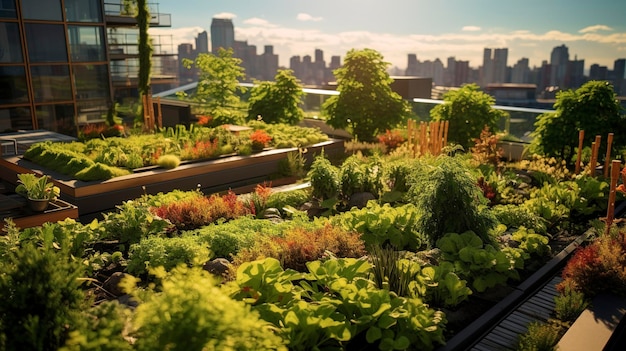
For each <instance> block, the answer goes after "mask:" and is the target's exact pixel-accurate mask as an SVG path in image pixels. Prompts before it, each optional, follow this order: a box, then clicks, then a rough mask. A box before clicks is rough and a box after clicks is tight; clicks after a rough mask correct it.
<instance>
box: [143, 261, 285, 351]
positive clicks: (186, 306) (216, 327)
mask: <svg viewBox="0 0 626 351" xmlns="http://www.w3.org/2000/svg"><path fill="white" fill-rule="evenodd" d="M159 278H161V279H162V280H161V283H160V284H159V285H158V288H155V289H154V290H152V289H149V290H147V291H146V292H144V293H142V291H140V290H139V289H136V290H134V291H133V292H132V294H133V295H134V296H136V297H137V298H139V299H140V300H142V301H143V303H141V304H140V305H139V306H138V307H137V309H136V311H135V315H134V318H133V322H134V323H133V326H134V328H135V334H136V337H137V342H136V344H135V346H136V349H137V350H138V351H144V350H146V351H148V350H150V351H152V350H171V351H187V350H207V351H213V350H215V351H217V350H241V351H247V350H282V351H286V350H287V348H286V347H285V346H284V342H283V340H282V339H281V338H280V337H279V336H277V335H275V334H274V332H273V331H272V328H271V327H270V325H269V324H268V323H267V322H265V321H264V320H262V319H260V318H259V315H258V313H257V312H255V311H252V310H251V309H250V307H249V306H247V305H245V304H244V303H242V302H239V301H235V300H233V299H231V298H230V297H228V295H227V294H226V293H224V292H223V291H222V290H221V289H220V288H218V287H217V286H216V285H217V281H216V280H215V279H214V278H212V277H211V276H210V275H209V273H207V272H205V271H203V270H200V269H188V268H184V267H178V268H176V269H175V270H174V271H172V272H171V274H169V275H166V276H164V275H163V274H159ZM157 291H159V292H157Z"/></svg>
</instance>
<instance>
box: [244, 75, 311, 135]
mask: <svg viewBox="0 0 626 351" xmlns="http://www.w3.org/2000/svg"><path fill="white" fill-rule="evenodd" d="M303 96H304V92H303V91H302V85H301V84H300V81H299V80H298V79H297V78H296V77H295V76H294V75H293V71H292V70H278V73H276V76H275V77H274V82H260V83H258V85H256V86H255V87H254V88H252V89H251V91H250V99H249V100H248V102H249V104H250V106H249V108H248V119H249V120H256V119H257V117H258V116H261V117H262V118H263V121H264V122H266V123H287V124H291V125H295V124H297V123H298V122H300V121H301V120H302V118H303V117H304V111H303V110H302V108H301V107H300V104H301V103H302V97H303Z"/></svg>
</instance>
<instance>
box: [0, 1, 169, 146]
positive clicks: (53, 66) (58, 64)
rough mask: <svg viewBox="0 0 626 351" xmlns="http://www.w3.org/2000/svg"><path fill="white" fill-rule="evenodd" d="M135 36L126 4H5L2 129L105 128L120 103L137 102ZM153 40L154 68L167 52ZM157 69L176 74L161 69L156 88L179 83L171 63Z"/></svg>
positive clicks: (1, 7) (0, 45)
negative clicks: (116, 102) (122, 100)
mask: <svg viewBox="0 0 626 351" xmlns="http://www.w3.org/2000/svg"><path fill="white" fill-rule="evenodd" d="M151 13H152V14H153V15H157V16H156V18H157V19H156V20H153V21H151V22H150V25H151V26H169V25H170V23H169V21H170V17H169V15H168V14H159V13H158V11H157V10H156V9H151ZM105 32H108V33H107V35H105ZM137 33H138V29H137V25H136V21H135V19H134V18H133V17H132V16H128V15H126V14H125V13H124V12H123V6H122V5H121V3H117V4H116V3H109V2H107V3H106V4H105V1H104V0H64V1H61V0H46V1H40V0H21V1H15V0H2V1H0V131H9V130H16V129H24V130H30V129H47V130H50V131H55V132H59V133H63V134H68V135H76V134H77V131H78V126H79V125H83V124H89V123H97V122H102V121H103V120H104V118H105V117H106V115H107V113H108V111H109V110H110V108H111V107H112V106H113V100H114V97H118V96H119V97H120V98H121V97H124V96H129V95H130V94H132V93H134V96H135V97H136V96H137V95H136V93H137V75H138V71H139V63H138V58H137V52H138V50H137ZM154 39H155V42H156V47H155V50H156V54H155V56H156V57H155V60H154V61H153V62H155V61H156V60H158V56H159V55H160V54H162V53H164V52H165V49H164V47H163V46H162V44H163V41H162V40H161V39H162V38H156V37H155V38H154ZM168 51H169V53H168V55H169V56H172V55H175V52H174V50H173V48H171V49H170V50H168ZM154 66H155V67H156V69H173V70H174V71H173V72H170V73H171V74H169V75H168V74H163V73H166V72H163V71H158V73H159V74H158V76H157V75H155V76H154V78H153V84H157V85H158V84H159V83H161V82H163V81H162V80H161V78H163V79H166V80H167V82H168V83H172V82H175V80H176V67H175V66H174V67H171V61H167V62H166V64H163V65H160V64H154Z"/></svg>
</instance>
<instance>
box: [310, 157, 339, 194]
mask: <svg viewBox="0 0 626 351" xmlns="http://www.w3.org/2000/svg"><path fill="white" fill-rule="evenodd" d="M307 178H309V179H310V181H311V188H312V195H313V196H314V197H316V198H319V199H331V198H334V197H336V196H337V195H338V194H339V189H340V188H339V170H338V169H337V167H335V166H333V165H332V164H331V163H330V161H329V160H328V159H327V158H326V157H325V156H324V153H323V152H322V154H320V155H319V156H317V157H315V160H313V164H312V165H311V170H310V171H309V173H308V174H307Z"/></svg>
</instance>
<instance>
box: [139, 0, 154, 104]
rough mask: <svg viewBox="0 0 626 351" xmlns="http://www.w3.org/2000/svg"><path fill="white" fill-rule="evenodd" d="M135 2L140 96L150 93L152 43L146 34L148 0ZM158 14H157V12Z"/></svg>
mask: <svg viewBox="0 0 626 351" xmlns="http://www.w3.org/2000/svg"><path fill="white" fill-rule="evenodd" d="M135 1H136V2H137V14H136V16H135V18H136V19H137V27H139V42H138V46H137V48H138V51H139V76H138V83H137V85H138V89H139V93H140V95H141V96H144V95H148V94H150V75H151V72H152V51H153V49H152V43H151V41H150V36H149V34H148V29H149V28H150V21H151V19H152V17H151V16H150V8H149V6H148V0H135ZM157 15H158V14H157Z"/></svg>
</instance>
